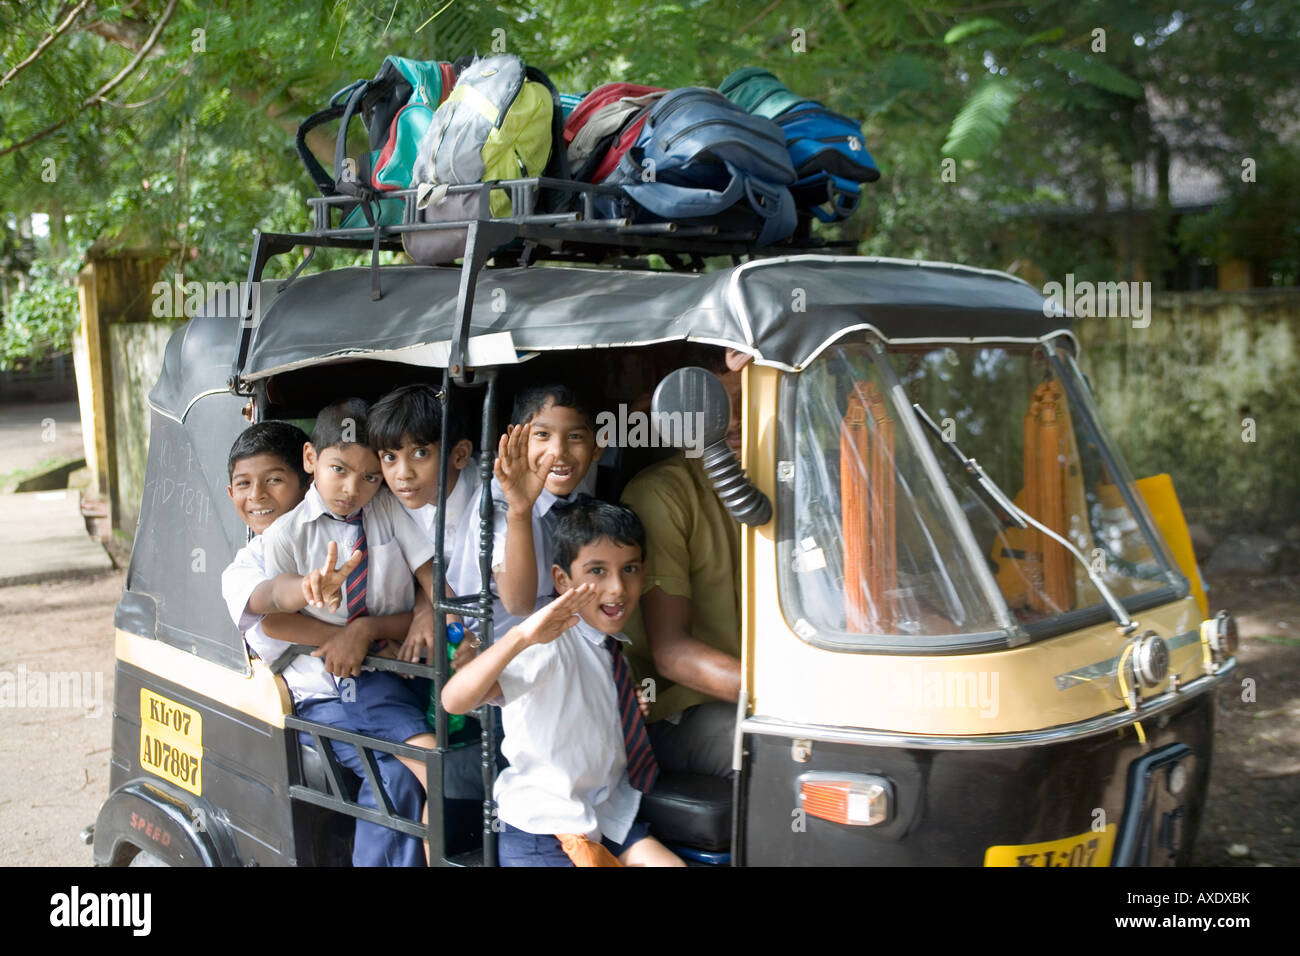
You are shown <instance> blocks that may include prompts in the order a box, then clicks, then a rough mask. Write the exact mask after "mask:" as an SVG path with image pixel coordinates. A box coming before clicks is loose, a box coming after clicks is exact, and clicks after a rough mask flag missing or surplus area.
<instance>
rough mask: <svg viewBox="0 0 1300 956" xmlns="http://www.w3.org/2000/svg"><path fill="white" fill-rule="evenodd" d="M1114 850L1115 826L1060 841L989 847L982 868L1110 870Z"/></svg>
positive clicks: (1110, 825) (985, 852) (1111, 825)
mask: <svg viewBox="0 0 1300 956" xmlns="http://www.w3.org/2000/svg"><path fill="white" fill-rule="evenodd" d="M1114 849H1115V824H1113V823H1111V824H1108V825H1107V827H1106V829H1105V830H1097V831H1090V832H1088V833H1081V834H1080V835H1079V836H1072V837H1066V838H1065V839H1063V840H1049V841H1048V842H1046V843H1025V844H1022V845H1020V846H991V847H989V848H988V849H987V850H985V851H984V865H985V866H1110V855H1111V851H1112V850H1114Z"/></svg>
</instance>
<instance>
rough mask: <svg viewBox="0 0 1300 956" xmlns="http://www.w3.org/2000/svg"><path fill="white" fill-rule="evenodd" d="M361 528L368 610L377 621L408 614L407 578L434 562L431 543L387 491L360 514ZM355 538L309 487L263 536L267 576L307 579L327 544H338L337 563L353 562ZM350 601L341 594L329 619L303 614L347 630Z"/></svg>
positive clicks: (410, 589)
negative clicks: (423, 565) (364, 536)
mask: <svg viewBox="0 0 1300 956" xmlns="http://www.w3.org/2000/svg"><path fill="white" fill-rule="evenodd" d="M361 522H362V527H363V528H365V532H366V554H367V572H366V610H367V611H369V612H370V613H371V614H373V615H376V616H379V615H384V614H400V613H402V612H403V611H409V610H411V608H413V607H414V606H415V582H414V579H413V578H412V576H411V574H412V572H413V571H414V570H415V569H416V568H418V567H420V566H421V565H422V564H424V563H425V562H426V561H428V560H430V559H431V558H432V557H433V542H432V541H430V540H429V538H428V536H427V535H426V534H425V533H424V532H423V531H422V530H421V529H420V526H419V525H418V524H416V522H415V519H414V518H412V517H411V512H410V510H409V509H408V508H407V507H406V506H405V505H403V504H402V503H401V502H400V501H398V500H397V497H396V496H395V495H394V494H393V493H392V492H391V491H389V490H388V488H387V487H384V488H380V489H379V491H378V493H377V494H376V495H375V496H374V497H373V498H371V499H370V503H369V504H367V505H366V506H365V507H364V508H362V509H361ZM358 537H359V534H358V531H357V528H356V527H355V526H354V525H350V524H348V523H347V522H346V521H343V520H342V519H340V518H336V517H335V516H334V515H333V513H332V512H331V511H330V510H329V508H327V507H326V506H325V502H324V500H323V499H322V498H321V496H320V492H319V491H317V490H316V486H315V485H314V484H313V485H312V486H311V488H309V489H308V490H307V496H306V497H305V498H303V499H302V501H300V502H299V503H298V506H297V507H296V508H294V509H293V510H292V511H290V512H288V513H287V514H283V515H281V516H280V517H278V518H276V519H275V523H274V524H272V525H271V527H269V528H267V529H266V531H264V532H263V533H262V539H263V543H262V550H263V556H264V557H263V560H264V561H265V563H266V576H267V577H270V578H273V577H275V576H276V575H277V574H308V573H310V572H311V570H312V569H313V568H319V567H320V566H321V565H322V564H323V563H324V561H325V556H326V554H327V552H328V548H329V543H330V542H331V541H334V542H337V543H338V546H339V549H338V556H339V561H340V563H341V562H343V561H345V560H346V559H347V558H348V557H350V556H351V554H352V550H353V548H355V547H356V544H357V538H358ZM344 591H345V592H346V588H345V589H344ZM349 597H350V596H349V595H348V594H346V593H344V595H343V597H342V600H341V601H340V602H339V606H338V609H337V610H336V611H334V612H333V613H330V612H328V611H326V610H325V609H324V608H315V607H307V608H304V609H303V610H304V612H305V613H307V614H310V615H311V616H312V617H315V618H318V619H319V620H322V621H328V622H329V623H331V624H346V623H347V620H348V616H347V606H348V598H349Z"/></svg>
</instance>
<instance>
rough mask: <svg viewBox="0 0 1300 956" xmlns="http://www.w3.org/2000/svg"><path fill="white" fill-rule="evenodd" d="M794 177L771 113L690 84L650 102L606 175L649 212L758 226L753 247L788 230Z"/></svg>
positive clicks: (664, 217) (660, 216)
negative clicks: (640, 124) (634, 133)
mask: <svg viewBox="0 0 1300 956" xmlns="http://www.w3.org/2000/svg"><path fill="white" fill-rule="evenodd" d="M794 181H795V173H794V167H793V166H791V164H790V154H789V152H788V151H787V150H786V148H785V137H784V136H783V135H782V133H781V130H780V129H779V128H778V127H777V126H776V125H775V124H774V123H773V122H772V121H771V120H767V119H764V118H763V117H761V116H753V115H751V114H749V113H746V112H745V111H744V110H742V109H741V108H740V107H738V106H736V105H735V104H733V103H731V102H729V101H728V100H727V99H726V97H724V96H722V95H721V94H720V93H718V92H717V91H715V90H709V89H704V88H702V87H694V86H691V87H685V88H683V89H678V90H673V91H671V92H669V93H666V94H664V96H663V97H662V98H661V99H660V100H659V101H658V102H657V103H655V104H654V106H653V107H651V108H650V112H649V114H648V115H647V117H646V121H645V125H644V126H643V127H642V129H641V135H640V136H638V137H637V141H636V144H635V145H634V146H633V147H632V148H631V149H629V150H628V151H627V153H625V154H624V156H623V158H622V159H621V160H620V161H619V164H618V166H616V167H615V168H614V171H613V172H612V173H610V175H609V176H608V177H607V178H606V179H605V182H606V183H609V184H614V185H620V186H622V187H623V189H624V191H625V192H626V193H627V195H628V196H629V197H631V199H632V200H633V201H634V202H635V203H636V204H637V205H638V206H640V207H641V208H642V209H643V210H645V211H646V212H647V213H648V214H649V216H650V217H651V218H657V219H662V220H672V221H681V220H690V219H695V220H698V219H714V220H717V221H719V222H720V224H722V225H723V226H724V227H736V228H742V229H745V230H746V231H752V230H756V231H757V234H758V235H757V238H756V240H755V242H754V245H755V247H761V246H766V245H769V244H770V243H773V242H779V241H781V240H782V239H787V238H789V237H790V235H791V234H792V233H793V232H794V229H795V226H796V225H797V223H798V216H797V214H796V212H795V203H794V197H793V196H792V195H791V194H790V186H791V185H792V184H793V183H794ZM724 214H726V215H724ZM719 217H721V219H719ZM640 218H645V217H640Z"/></svg>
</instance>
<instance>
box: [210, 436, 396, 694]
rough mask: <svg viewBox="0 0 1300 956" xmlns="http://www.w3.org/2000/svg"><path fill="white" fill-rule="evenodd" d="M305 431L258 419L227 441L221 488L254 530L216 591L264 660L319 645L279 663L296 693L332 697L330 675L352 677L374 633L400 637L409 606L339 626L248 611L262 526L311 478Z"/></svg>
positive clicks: (259, 571) (288, 507)
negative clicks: (306, 461)
mask: <svg viewBox="0 0 1300 956" xmlns="http://www.w3.org/2000/svg"><path fill="white" fill-rule="evenodd" d="M307 441H308V438H307V435H306V434H305V433H304V432H303V431H302V429H300V428H298V427H297V426H296V425H292V424H290V423H289V422H258V423H257V424H256V425H250V426H249V427H248V428H246V429H244V431H242V432H241V433H240V435H239V437H238V438H236V439H235V443H234V444H233V445H232V446H231V448H230V455H229V458H228V460H227V463H226V469H227V474H228V476H229V480H230V484H229V485H227V487H226V493H227V494H229V495H230V499H231V501H232V502H233V503H234V507H235V513H236V514H238V515H239V518H240V520H241V521H243V522H244V524H245V525H247V526H248V528H249V529H250V530H251V531H252V532H253V534H254V537H253V539H252V540H251V541H249V542H248V544H246V545H245V546H244V547H242V548H240V549H239V551H238V553H236V555H235V559H234V560H233V561H232V562H231V563H230V566H229V567H228V568H226V570H225V571H224V572H223V573H222V576H221V590H222V597H223V598H224V599H225V600H226V603H227V605H228V606H229V609H230V615H231V618H232V620H234V622H235V626H236V627H238V628H239V629H240V630H241V631H243V632H244V641H245V643H247V644H248V646H249V647H250V648H252V650H253V652H254V653H255V654H257V656H258V657H259V658H261V659H262V660H263V661H265V662H266V663H267V664H268V665H272V666H273V665H275V664H277V663H278V662H279V660H280V658H281V657H282V656H283V655H284V654H285V652H286V651H288V650H289V648H290V647H291V646H292V645H294V644H310V645H314V646H317V647H318V648H319V649H318V650H317V651H315V652H313V654H312V655H311V656H306V655H302V656H295V657H293V658H291V659H288V663H287V664H286V665H284V666H283V667H282V669H281V674H282V676H283V677H284V681H285V683H286V684H287V685H288V686H289V691H290V693H291V694H292V695H293V699H294V700H295V701H301V700H308V699H312V698H318V697H337V696H338V687H337V684H336V683H335V681H334V680H333V678H332V677H331V676H330V675H331V674H334V675H335V676H338V677H353V676H356V675H357V674H359V673H360V667H359V666H358V667H353V666H352V664H351V661H352V660H355V661H356V663H357V664H359V663H360V661H361V659H362V658H364V657H365V655H366V652H367V651H368V650H369V649H370V646H371V645H372V644H374V643H375V642H376V641H385V640H389V641H401V640H402V639H403V638H404V637H405V636H406V634H407V632H408V631H409V630H410V626H411V614H410V613H409V612H406V613H402V614H391V615H385V616H371V615H366V616H362V617H358V618H357V619H356V620H354V621H352V622H351V623H349V624H347V625H346V626H344V627H338V626H335V625H333V624H327V623H325V622H323V621H317V620H315V619H313V618H308V617H305V616H303V615H301V614H271V615H267V616H265V617H262V616H260V615H258V614H255V613H251V612H250V611H249V608H248V604H249V597H250V596H251V595H252V593H253V591H255V590H256V589H257V588H258V587H259V586H260V585H261V584H262V583H263V581H264V580H265V578H266V567H265V563H264V561H263V556H262V537H261V534H262V532H263V531H265V530H266V529H267V528H269V527H270V526H271V524H272V523H273V522H274V521H275V519H276V518H279V517H280V516H281V515H283V514H287V513H288V512H290V511H292V510H293V509H294V508H295V507H296V506H297V504H298V503H299V502H300V501H302V499H303V495H304V494H306V492H307V488H308V485H309V483H310V480H309V478H308V475H307V473H306V472H304V471H303V470H302V448H303V445H305V444H306V443H307Z"/></svg>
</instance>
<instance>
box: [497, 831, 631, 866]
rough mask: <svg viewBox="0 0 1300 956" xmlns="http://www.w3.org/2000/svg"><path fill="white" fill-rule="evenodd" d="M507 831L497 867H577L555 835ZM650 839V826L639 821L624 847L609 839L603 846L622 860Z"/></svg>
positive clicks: (499, 840) (499, 839) (603, 840)
mask: <svg viewBox="0 0 1300 956" xmlns="http://www.w3.org/2000/svg"><path fill="white" fill-rule="evenodd" d="M501 823H502V825H503V826H504V827H505V830H504V831H502V832H501V833H499V834H497V865H499V866H573V861H572V860H570V859H569V856H568V854H567V853H565V852H564V848H563V847H561V846H560V841H559V840H557V839H556V838H555V835H554V834H551V833H528V832H526V831H524V830H520V829H517V828H516V827H512V826H511V825H510V824H508V823H506V822H505V821H504V820H502V821H501ZM649 835H650V825H649V824H648V823H644V822H641V821H638V822H636V823H634V824H632V829H630V830H628V831H627V837H626V838H625V839H624V840H623V842H622V843H615V842H614V841H613V840H611V839H609V838H607V837H601V839H600V842H601V843H603V844H604V845H605V849H606V850H608V851H609V852H610V853H612V854H614V856H615V857H620V856H622V855H623V853H624V852H625V851H626V850H627V848H628V847H630V846H632V845H633V844H634V843H639V842H640V841H641V840H644V839H645V838H646V837H648V836H649Z"/></svg>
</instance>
